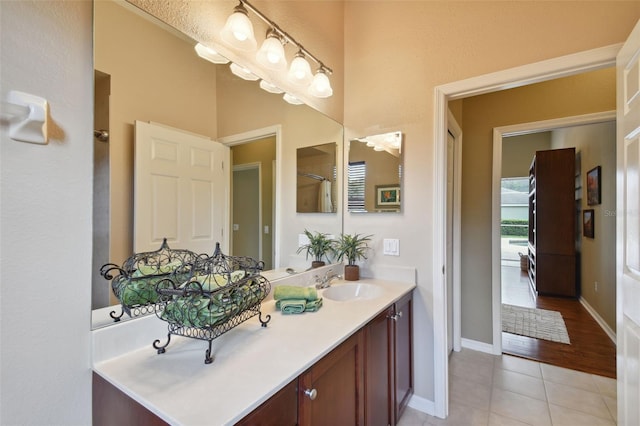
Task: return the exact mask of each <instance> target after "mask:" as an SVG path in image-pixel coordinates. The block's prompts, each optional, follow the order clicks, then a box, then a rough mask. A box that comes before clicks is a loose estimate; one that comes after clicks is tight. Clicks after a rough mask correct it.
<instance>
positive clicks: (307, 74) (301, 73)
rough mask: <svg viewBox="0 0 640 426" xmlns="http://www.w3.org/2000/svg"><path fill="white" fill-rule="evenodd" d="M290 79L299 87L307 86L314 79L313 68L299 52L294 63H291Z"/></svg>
mask: <svg viewBox="0 0 640 426" xmlns="http://www.w3.org/2000/svg"><path fill="white" fill-rule="evenodd" d="M288 77H289V80H290V81H291V82H292V83H293V84H296V85H298V86H307V85H308V84H309V83H311V80H312V79H313V75H312V74H311V66H310V65H309V62H308V61H307V60H306V59H305V57H304V55H303V54H302V53H301V52H298V53H297V54H296V57H295V58H293V61H291V66H290V67H289V74H288Z"/></svg>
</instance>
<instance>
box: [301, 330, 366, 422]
mask: <svg viewBox="0 0 640 426" xmlns="http://www.w3.org/2000/svg"><path fill="white" fill-rule="evenodd" d="M362 334H363V333H362V332H358V333H356V334H355V335H353V336H351V337H350V338H349V339H348V340H346V341H345V342H344V343H342V344H341V345H340V346H338V347H337V348H336V349H334V350H333V351H332V352H330V353H329V354H328V355H326V356H325V357H324V358H322V359H321V360H320V361H318V362H317V363H316V364H315V365H314V366H313V367H311V368H310V369H309V370H307V371H306V372H305V373H303V374H302V375H301V376H300V378H299V382H298V416H299V418H298V421H299V424H300V425H302V426H305V425H361V424H363V418H364V404H363V402H364V401H363V397H362V394H363V392H362V389H363V387H364V383H363V382H364V381H363V376H362V359H363V354H362V352H363V346H364V345H363V338H362Z"/></svg>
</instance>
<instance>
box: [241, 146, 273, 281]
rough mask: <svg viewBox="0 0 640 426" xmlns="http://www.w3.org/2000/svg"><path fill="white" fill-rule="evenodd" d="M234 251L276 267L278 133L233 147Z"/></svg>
mask: <svg viewBox="0 0 640 426" xmlns="http://www.w3.org/2000/svg"><path fill="white" fill-rule="evenodd" d="M231 158H232V160H231V161H232V164H233V173H232V181H231V187H232V198H233V200H232V210H231V225H232V226H231V233H232V236H231V254H233V255H235V256H250V257H253V258H256V259H259V260H262V261H263V262H264V268H265V270H269V269H272V268H273V235H274V232H275V229H273V226H274V213H273V212H274V205H273V203H274V193H275V188H276V183H275V173H274V164H275V159H276V138H275V135H272V136H267V137H265V138H261V139H256V140H253V141H251V142H247V143H241V144H238V145H234V146H232V147H231Z"/></svg>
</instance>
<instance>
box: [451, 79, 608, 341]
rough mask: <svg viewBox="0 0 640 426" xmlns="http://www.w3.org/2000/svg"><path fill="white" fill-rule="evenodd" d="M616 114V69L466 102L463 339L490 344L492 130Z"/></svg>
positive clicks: (468, 99)
mask: <svg viewBox="0 0 640 426" xmlns="http://www.w3.org/2000/svg"><path fill="white" fill-rule="evenodd" d="M614 109H615V73H614V70H613V68H609V69H603V70H599V71H593V72H590V73H587V74H580V75H577V76H573V77H566V78H562V79H557V80H552V81H549V82H545V83H539V84H535V85H531V86H525V87H521V88H517V89H511V90H505V91H502V92H496V93H491V94H487V95H482V96H476V97H472V98H467V99H464V101H463V110H464V120H463V123H462V131H463V135H464V149H463V153H462V231H461V234H462V252H461V264H462V274H461V276H462V283H461V286H462V336H463V337H465V338H468V339H471V340H476V341H479V342H485V343H491V342H492V340H493V338H492V322H491V321H492V316H491V315H492V314H491V312H492V311H491V298H492V296H491V174H492V155H493V154H492V146H493V134H492V131H493V128H494V127H500V126H506V125H512V124H520V123H528V122H533V121H541V120H547V119H551V118H558V117H569V116H573V115H580V114H587V113H592V112H600V111H609V110H614Z"/></svg>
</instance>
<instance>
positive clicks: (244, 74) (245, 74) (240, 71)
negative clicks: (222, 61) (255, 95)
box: [229, 63, 260, 81]
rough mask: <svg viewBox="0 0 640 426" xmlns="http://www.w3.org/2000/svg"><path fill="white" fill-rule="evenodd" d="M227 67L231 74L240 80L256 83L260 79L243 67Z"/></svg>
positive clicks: (234, 65) (232, 65)
mask: <svg viewBox="0 0 640 426" xmlns="http://www.w3.org/2000/svg"><path fill="white" fill-rule="evenodd" d="M229 67H230V68H231V72H232V73H233V74H235V75H237V76H238V77H240V78H242V79H245V80H249V81H256V80H258V79H259V78H260V77H258V76H257V75H255V74H254V73H252V72H251V71H249V70H248V69H246V68H245V67H241V66H240V65H238V64H234V63H232V64H231V65H230V66H229Z"/></svg>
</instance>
